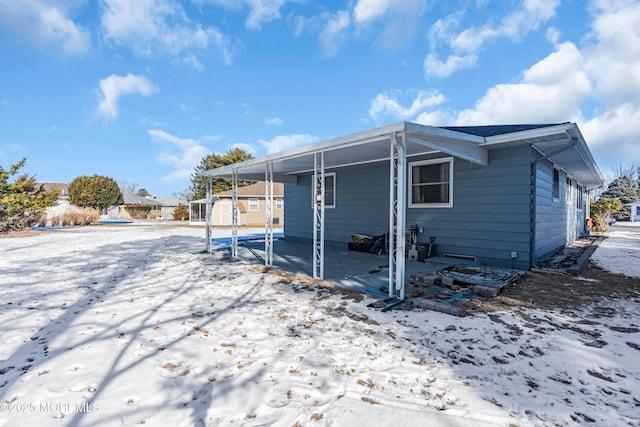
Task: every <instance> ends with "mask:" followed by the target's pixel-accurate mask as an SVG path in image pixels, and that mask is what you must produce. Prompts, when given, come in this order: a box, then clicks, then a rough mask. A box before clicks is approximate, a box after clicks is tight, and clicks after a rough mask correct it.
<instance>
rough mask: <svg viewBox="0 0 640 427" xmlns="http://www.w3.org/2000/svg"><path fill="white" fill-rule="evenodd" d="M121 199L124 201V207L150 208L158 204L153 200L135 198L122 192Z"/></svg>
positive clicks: (133, 195) (140, 197)
mask: <svg viewBox="0 0 640 427" xmlns="http://www.w3.org/2000/svg"><path fill="white" fill-rule="evenodd" d="M122 198H123V199H124V203H123V204H124V205H139V206H150V205H157V204H158V203H157V202H156V201H155V200H153V199H151V198H149V197H142V196H136V195H135V194H131V193H129V192H127V191H123V192H122Z"/></svg>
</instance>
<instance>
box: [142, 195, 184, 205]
mask: <svg viewBox="0 0 640 427" xmlns="http://www.w3.org/2000/svg"><path fill="white" fill-rule="evenodd" d="M151 200H155V202H156V204H159V205H162V206H178V205H185V206H186V205H188V204H189V202H185V201H184V200H180V199H176V198H175V197H151Z"/></svg>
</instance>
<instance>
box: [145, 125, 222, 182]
mask: <svg viewBox="0 0 640 427" xmlns="http://www.w3.org/2000/svg"><path fill="white" fill-rule="evenodd" d="M147 132H148V133H149V136H151V139H152V140H153V141H154V142H157V143H160V144H162V146H163V150H162V151H161V152H160V154H158V156H157V160H158V161H159V162H160V163H163V164H166V165H169V166H171V167H172V168H173V171H172V172H171V173H169V174H168V175H166V176H164V177H163V178H162V179H163V180H165V181H178V180H181V179H185V178H189V177H190V176H191V174H192V173H193V171H194V170H195V167H196V166H197V165H199V164H200V162H201V161H202V159H203V158H204V157H205V156H207V155H208V154H209V153H210V152H209V150H208V149H207V148H206V147H204V146H203V145H202V144H201V140H196V139H190V138H179V137H177V136H174V135H171V134H169V133H167V132H165V131H162V130H158V129H150V130H148V131H147Z"/></svg>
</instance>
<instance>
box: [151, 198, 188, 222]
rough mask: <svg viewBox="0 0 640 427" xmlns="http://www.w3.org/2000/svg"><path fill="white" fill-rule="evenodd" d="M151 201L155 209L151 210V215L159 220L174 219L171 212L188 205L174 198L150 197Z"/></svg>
mask: <svg viewBox="0 0 640 427" xmlns="http://www.w3.org/2000/svg"><path fill="white" fill-rule="evenodd" d="M151 199H152V200H154V201H155V204H154V205H153V206H154V208H155V209H153V210H151V213H155V215H156V218H161V219H174V218H173V210H174V209H175V208H177V207H178V206H179V205H184V206H187V205H188V202H186V201H184V200H180V199H176V198H175V197H151Z"/></svg>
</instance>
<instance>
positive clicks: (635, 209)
mask: <svg viewBox="0 0 640 427" xmlns="http://www.w3.org/2000/svg"><path fill="white" fill-rule="evenodd" d="M628 206H630V207H631V218H630V221H631V222H640V200H637V201H635V202H633V203H629V205H628Z"/></svg>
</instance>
